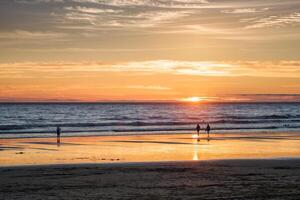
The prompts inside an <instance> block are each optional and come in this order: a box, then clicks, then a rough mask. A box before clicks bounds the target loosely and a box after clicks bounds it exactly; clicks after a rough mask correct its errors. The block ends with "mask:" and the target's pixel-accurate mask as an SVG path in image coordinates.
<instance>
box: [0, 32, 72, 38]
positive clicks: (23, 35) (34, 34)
mask: <svg viewBox="0 0 300 200" xmlns="http://www.w3.org/2000/svg"><path fill="white" fill-rule="evenodd" d="M66 35H67V34H66V33H60V32H50V31H49V32H37V31H35V32H33V31H26V30H16V31H12V32H0V39H51V38H62V37H64V36H66Z"/></svg>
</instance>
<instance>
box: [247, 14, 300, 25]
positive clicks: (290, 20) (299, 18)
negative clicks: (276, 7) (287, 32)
mask: <svg viewBox="0 0 300 200" xmlns="http://www.w3.org/2000/svg"><path fill="white" fill-rule="evenodd" d="M249 21H250V23H251V24H250V25H248V26H246V27H245V28H246V29H254V28H264V27H274V26H275V27H284V26H288V25H293V24H298V23H300V13H299V12H295V13H292V14H289V15H282V16H277V15H272V16H269V17H265V18H260V19H254V20H249Z"/></svg>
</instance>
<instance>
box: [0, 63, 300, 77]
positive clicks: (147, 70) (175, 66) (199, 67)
mask: <svg viewBox="0 0 300 200" xmlns="http://www.w3.org/2000/svg"><path fill="white" fill-rule="evenodd" d="M0 69H1V70H0V77H2V78H4V77H6V78H14V77H18V78H20V77H22V75H24V76H25V75H26V76H27V75H35V74H36V73H39V74H41V73H42V74H44V75H45V76H50V75H51V74H65V75H66V74H68V73H70V72H72V73H80V74H81V75H87V76H88V74H90V75H94V74H95V73H100V72H110V73H124V74H126V73H130V74H172V75H187V76H215V77H217V76H222V77H226V76H227V77H238V76H252V77H290V78H300V61H278V62H275V61H274V62H271V61H269V62H267V61H237V62H212V61H175V60H153V61H140V62H123V63H115V64H114V63H112V64H106V63H96V62H78V63H64V62H60V63H12V64H0ZM67 72H68V73H67Z"/></svg>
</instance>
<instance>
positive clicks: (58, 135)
mask: <svg viewBox="0 0 300 200" xmlns="http://www.w3.org/2000/svg"><path fill="white" fill-rule="evenodd" d="M60 133H61V128H60V127H59V126H57V127H56V135H57V144H59V143H60Z"/></svg>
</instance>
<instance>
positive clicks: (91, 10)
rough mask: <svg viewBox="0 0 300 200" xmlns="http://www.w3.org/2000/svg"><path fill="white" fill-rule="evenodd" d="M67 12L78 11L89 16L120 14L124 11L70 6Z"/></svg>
mask: <svg viewBox="0 0 300 200" xmlns="http://www.w3.org/2000/svg"><path fill="white" fill-rule="evenodd" d="M65 9H66V10H70V11H78V12H82V13H89V14H101V13H120V12H123V11H122V10H113V9H102V8H93V7H91V8H88V7H82V6H76V7H73V6H69V7H65Z"/></svg>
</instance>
